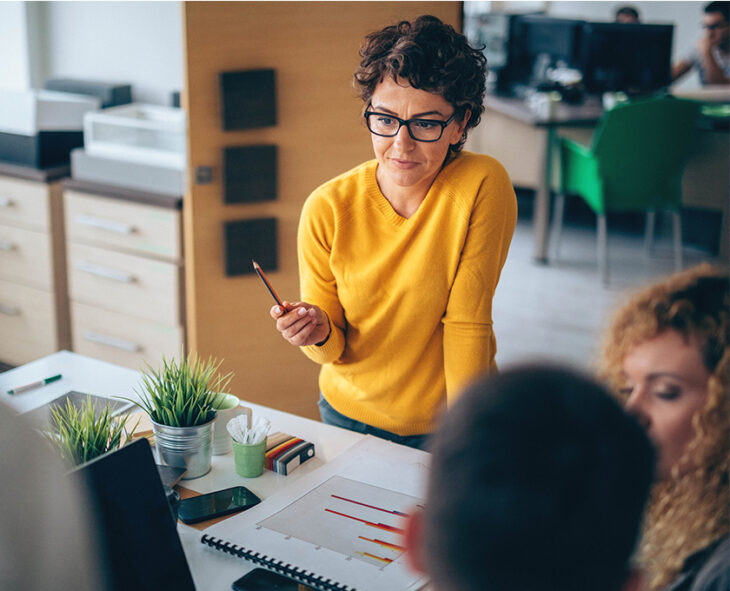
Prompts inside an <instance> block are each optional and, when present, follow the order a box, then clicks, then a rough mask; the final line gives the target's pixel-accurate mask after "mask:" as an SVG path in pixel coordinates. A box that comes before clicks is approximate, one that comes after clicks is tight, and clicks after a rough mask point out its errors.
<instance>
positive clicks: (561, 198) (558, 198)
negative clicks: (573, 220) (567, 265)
mask: <svg viewBox="0 0 730 591" xmlns="http://www.w3.org/2000/svg"><path fill="white" fill-rule="evenodd" d="M564 212H565V195H563V194H562V193H559V194H557V195H555V202H554V203H553V229H552V235H553V257H554V259H555V260H556V261H557V260H558V258H559V257H560V242H561V240H562V238H563V213H564Z"/></svg>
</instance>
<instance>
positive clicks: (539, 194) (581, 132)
mask: <svg viewBox="0 0 730 591" xmlns="http://www.w3.org/2000/svg"><path fill="white" fill-rule="evenodd" d="M703 96H704V95H703ZM723 96H725V95H723ZM485 106H486V111H485V113H484V116H483V118H482V123H481V125H479V127H477V128H476V129H475V130H473V131H472V132H471V134H470V136H469V139H468V141H467V144H466V149H468V150H471V151H473V152H478V153H482V154H489V155H490V156H494V157H495V158H496V159H497V160H499V161H500V162H501V163H502V164H503V165H504V167H505V168H506V169H507V172H508V173H509V175H510V178H511V179H512V184H513V185H515V186H516V187H523V188H530V189H535V204H534V210H533V222H532V224H533V231H534V258H535V261H536V262H538V263H543V264H544V263H547V262H548V256H547V247H548V229H549V213H550V190H551V189H552V188H553V184H554V183H553V180H554V179H556V178H557V167H558V159H557V154H555V153H554V152H555V151H554V150H553V146H554V143H555V138H556V136H557V134H558V133H559V134H560V135H561V136H564V137H569V138H571V139H574V140H576V141H579V142H581V143H583V144H586V145H590V143H591V137H592V135H593V130H594V128H595V125H596V123H597V122H598V120H599V118H600V117H601V115H602V113H603V107H602V105H601V104H600V103H599V101H598V100H597V99H595V98H594V99H592V100H589V101H586V103H584V104H582V105H568V104H563V103H559V104H558V105H557V110H556V112H555V113H554V115H553V116H552V117H550V118H547V119H546V118H540V117H538V116H536V115H535V114H534V113H532V112H531V111H530V110H529V109H528V107H527V106H526V105H525V104H524V101H523V100H521V99H516V98H503V97H497V96H491V95H490V96H487V97H486V100H485ZM705 123H707V121H703V122H702V124H701V125H700V126H699V131H698V133H697V135H696V137H695V140H694V142H693V145H692V147H691V148H690V156H689V159H688V162H687V166H686V168H685V174H684V177H683V180H682V190H683V196H682V198H683V204H684V205H685V206H687V207H691V208H697V209H702V210H709V211H714V212H719V213H720V216H721V218H720V219H721V221H720V225H721V228H720V251H719V253H718V255H719V256H720V258H722V259H723V260H727V259H728V249H729V247H730V239H729V238H728V236H729V235H730V230H729V226H730V222H729V218H730V211H729V210H730V176H729V175H728V163H729V162H730V141H728V129H727V127H726V126H725V127H722V126H720V127H719V128H718V127H717V126H712V127H708V126H707V125H705Z"/></svg>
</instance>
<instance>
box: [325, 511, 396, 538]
mask: <svg viewBox="0 0 730 591" xmlns="http://www.w3.org/2000/svg"><path fill="white" fill-rule="evenodd" d="M325 511H328V512H329V513H334V514H335V515H340V516H341V517H347V518H348V519H354V520H355V521H360V522H361V523H364V524H365V525H369V526H370V527H377V528H378V529H384V530H385V531H389V532H393V533H396V534H402V533H403V530H402V529H399V528H397V527H393V526H392V525H386V524H384V523H373V522H372V521H366V520H365V519H360V518H359V517H353V516H352V515H348V514H347V513H340V512H339V511H335V510H333V509H325Z"/></svg>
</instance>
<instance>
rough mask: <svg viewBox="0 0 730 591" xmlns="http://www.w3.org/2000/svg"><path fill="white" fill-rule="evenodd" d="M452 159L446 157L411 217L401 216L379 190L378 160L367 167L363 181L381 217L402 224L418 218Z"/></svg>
mask: <svg viewBox="0 0 730 591" xmlns="http://www.w3.org/2000/svg"><path fill="white" fill-rule="evenodd" d="M451 160H452V159H447V161H446V163H445V164H444V166H443V168H441V170H439V173H438V174H437V175H436V178H434V180H433V182H432V183H431V186H430V187H429V188H428V191H427V192H426V195H425V196H424V198H423V200H422V201H421V203H420V204H419V205H418V208H416V211H414V212H413V215H411V217H408V218H407V217H403V216H402V215H401V214H399V213H398V212H397V211H396V210H395V209H394V208H393V205H392V204H391V203H390V201H388V199H387V198H386V197H385V195H383V192H382V191H381V190H380V186H379V185H378V179H377V174H376V173H377V170H378V161H377V160H373V161H372V162H373V165H372V166H371V167H368V170H367V172H366V178H365V183H366V186H367V189H368V193H369V194H370V195H372V196H373V200H374V202H375V206H376V208H377V209H378V211H380V213H381V214H382V215H383V217H384V218H385V219H386V220H387V221H388V222H390V223H391V224H393V225H395V226H403V225H406V224H408V223H414V222H413V220H415V219H416V218H418V216H419V215H421V211H423V209H424V207H425V206H426V205H427V203H428V202H429V200H430V199H431V195H432V194H433V193H434V191H435V190H438V187H439V186H440V185H441V184H442V180H441V175H442V174H443V172H444V168H446V166H448V165H449V163H450V162H451Z"/></svg>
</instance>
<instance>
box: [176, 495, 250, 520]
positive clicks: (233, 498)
mask: <svg viewBox="0 0 730 591" xmlns="http://www.w3.org/2000/svg"><path fill="white" fill-rule="evenodd" d="M260 502H261V499H259V498H258V497H257V496H256V495H255V494H253V493H252V492H251V491H250V490H248V489H247V488H246V487H245V486H234V487H232V488H226V489H224V490H219V491H216V492H212V493H207V494H204V495H200V496H197V497H191V498H189V499H183V500H182V501H180V507H179V509H178V516H179V517H180V519H181V520H182V521H183V522H185V523H197V522H199V521H205V520H206V519H213V518H214V517H220V516H221V515H228V514H230V513H235V512H236V511H243V510H244V509H249V508H251V507H253V506H254V505H258V504H259V503H260Z"/></svg>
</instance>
